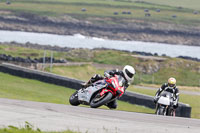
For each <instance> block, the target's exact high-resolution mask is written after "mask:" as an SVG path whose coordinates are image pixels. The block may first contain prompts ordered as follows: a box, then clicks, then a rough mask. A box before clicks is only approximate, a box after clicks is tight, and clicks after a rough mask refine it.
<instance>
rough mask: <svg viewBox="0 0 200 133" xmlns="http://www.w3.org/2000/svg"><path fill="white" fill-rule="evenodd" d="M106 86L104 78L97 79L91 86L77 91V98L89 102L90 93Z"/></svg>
mask: <svg viewBox="0 0 200 133" xmlns="http://www.w3.org/2000/svg"><path fill="white" fill-rule="evenodd" d="M106 86H107V84H106V82H105V81H104V80H101V81H98V82H96V83H94V84H93V86H89V87H88V88H86V89H84V90H83V91H80V92H78V100H79V101H84V102H86V103H88V104H89V102H90V99H91V97H92V95H93V94H94V93H95V92H97V91H99V90H101V89H102V88H105V87H106Z"/></svg>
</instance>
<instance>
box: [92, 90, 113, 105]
mask: <svg viewBox="0 0 200 133" xmlns="http://www.w3.org/2000/svg"><path fill="white" fill-rule="evenodd" d="M112 97H113V95H112V93H111V92H108V93H105V94H104V95H103V96H100V94H99V93H98V94H97V95H96V96H95V97H94V98H93V99H92V100H91V102H90V107H91V108H98V107H100V106H102V105H104V104H106V103H107V102H108V101H109V100H110V99H111V98H112Z"/></svg>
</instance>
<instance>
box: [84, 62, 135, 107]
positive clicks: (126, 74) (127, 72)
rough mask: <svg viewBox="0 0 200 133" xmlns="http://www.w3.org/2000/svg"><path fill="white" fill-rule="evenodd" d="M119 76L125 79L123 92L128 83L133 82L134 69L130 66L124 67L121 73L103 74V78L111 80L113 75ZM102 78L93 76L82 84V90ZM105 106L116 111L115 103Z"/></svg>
mask: <svg viewBox="0 0 200 133" xmlns="http://www.w3.org/2000/svg"><path fill="white" fill-rule="evenodd" d="M115 74H116V75H120V76H122V77H123V78H124V79H125V82H124V83H123V87H124V92H125V90H126V89H127V88H128V86H129V85H130V83H131V82H132V81H133V80H134V75H135V69H134V68H133V67H132V66H129V65H126V66H125V67H124V68H123V70H122V71H119V70H118V69H115V70H108V71H105V72H104V76H105V77H107V78H111V77H113V76H114V75H115ZM103 78H104V77H103V76H101V75H99V74H95V75H94V76H93V77H92V78H91V79H90V80H89V81H88V82H87V83H85V84H83V86H82V87H83V88H86V87H88V86H90V85H91V84H92V83H94V82H96V81H98V80H101V79H103ZM106 106H108V107H109V108H111V109H116V108H117V101H116V100H114V101H111V102H110V103H108V104H107V105H106Z"/></svg>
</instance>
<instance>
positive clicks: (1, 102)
mask: <svg viewBox="0 0 200 133" xmlns="http://www.w3.org/2000/svg"><path fill="white" fill-rule="evenodd" d="M26 121H27V122H29V123H30V124H32V125H34V127H35V128H40V129H41V130H42V131H64V130H68V129H70V130H72V131H79V132H82V133H85V132H88V133H133V132H134V133H174V132H176V133H189V132H190V133H199V131H200V119H191V118H180V117H167V116H157V115H152V114H143V113H134V112H125V111H116V110H105V109H92V108H86V107H74V106H70V105H63V104H52V103H42V102H32V101H23V100H11V99H5V98H0V127H7V126H8V125H13V126H17V127H23V126H24V125H25V122H26Z"/></svg>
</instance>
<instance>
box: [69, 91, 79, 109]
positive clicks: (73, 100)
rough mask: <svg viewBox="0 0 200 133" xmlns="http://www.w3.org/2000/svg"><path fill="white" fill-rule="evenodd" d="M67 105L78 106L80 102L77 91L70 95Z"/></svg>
mask: <svg viewBox="0 0 200 133" xmlns="http://www.w3.org/2000/svg"><path fill="white" fill-rule="evenodd" d="M69 103H70V104H71V105H73V106H78V105H80V102H79V101H78V91H76V92H75V93H74V94H72V95H71V96H70V98H69Z"/></svg>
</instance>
